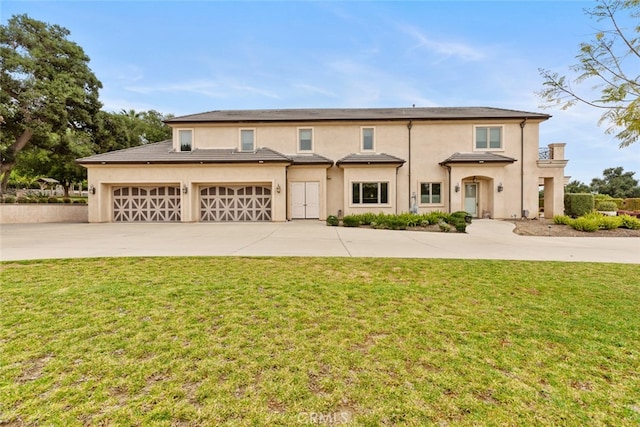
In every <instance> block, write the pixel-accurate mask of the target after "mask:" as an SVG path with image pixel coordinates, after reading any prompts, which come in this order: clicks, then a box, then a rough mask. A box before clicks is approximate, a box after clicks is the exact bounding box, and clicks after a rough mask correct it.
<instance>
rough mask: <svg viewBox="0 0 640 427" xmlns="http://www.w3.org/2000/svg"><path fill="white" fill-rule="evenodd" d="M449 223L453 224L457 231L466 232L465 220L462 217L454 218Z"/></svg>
mask: <svg viewBox="0 0 640 427" xmlns="http://www.w3.org/2000/svg"><path fill="white" fill-rule="evenodd" d="M451 225H453V226H454V227H455V228H456V231H458V232H459V233H466V231H467V221H465V220H464V218H456V219H455V220H454V221H452V222H451Z"/></svg>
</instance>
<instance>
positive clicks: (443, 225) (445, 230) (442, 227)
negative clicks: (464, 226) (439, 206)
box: [438, 221, 451, 233]
mask: <svg viewBox="0 0 640 427" xmlns="http://www.w3.org/2000/svg"><path fill="white" fill-rule="evenodd" d="M438 226H439V227H440V231H442V232H443V233H448V232H449V230H451V226H450V225H449V224H447V223H446V222H444V221H440V222H439V223H438Z"/></svg>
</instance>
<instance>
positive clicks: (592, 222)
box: [571, 216, 600, 233]
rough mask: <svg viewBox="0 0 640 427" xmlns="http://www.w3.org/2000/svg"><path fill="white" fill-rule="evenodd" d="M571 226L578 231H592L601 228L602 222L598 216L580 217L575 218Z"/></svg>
mask: <svg viewBox="0 0 640 427" xmlns="http://www.w3.org/2000/svg"><path fill="white" fill-rule="evenodd" d="M571 226H572V227H573V228H575V229H576V230H578V231H586V232H589V233H592V232H594V231H596V230H598V229H599V228H600V222H599V221H598V219H596V218H588V217H584V216H582V217H580V218H577V219H575V220H574V221H573V222H572V223H571Z"/></svg>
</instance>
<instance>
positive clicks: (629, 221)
mask: <svg viewBox="0 0 640 427" xmlns="http://www.w3.org/2000/svg"><path fill="white" fill-rule="evenodd" d="M618 218H620V219H621V220H622V225H621V227H623V228H628V229H629V230H640V219H638V218H636V217H635V216H631V215H622V216H619V217H618Z"/></svg>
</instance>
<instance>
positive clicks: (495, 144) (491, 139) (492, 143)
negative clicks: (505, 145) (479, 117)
mask: <svg viewBox="0 0 640 427" xmlns="http://www.w3.org/2000/svg"><path fill="white" fill-rule="evenodd" d="M501 148H502V127H500V126H495V127H486V126H478V127H476V149H477V150H486V149H494V150H495V149H501Z"/></svg>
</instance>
